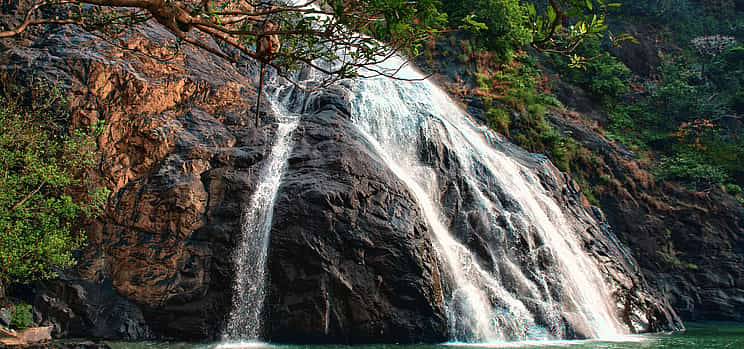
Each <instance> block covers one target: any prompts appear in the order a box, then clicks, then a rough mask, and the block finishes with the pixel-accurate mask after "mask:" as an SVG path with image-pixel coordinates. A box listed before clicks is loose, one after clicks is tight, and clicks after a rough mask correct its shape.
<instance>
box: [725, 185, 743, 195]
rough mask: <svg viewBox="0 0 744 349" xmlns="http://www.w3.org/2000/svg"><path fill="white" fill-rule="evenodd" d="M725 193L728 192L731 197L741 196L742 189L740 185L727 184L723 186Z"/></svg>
mask: <svg viewBox="0 0 744 349" xmlns="http://www.w3.org/2000/svg"><path fill="white" fill-rule="evenodd" d="M723 191H725V192H727V193H729V194H731V195H737V194H741V192H742V190H741V187H740V186H738V185H736V184H733V183H726V184H724V185H723Z"/></svg>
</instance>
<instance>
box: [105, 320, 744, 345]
mask: <svg viewBox="0 0 744 349" xmlns="http://www.w3.org/2000/svg"><path fill="white" fill-rule="evenodd" d="M108 344H109V345H111V347H112V348H114V349H201V348H204V349H217V348H219V347H220V345H218V344H193V343H141V342H140V343H121V342H118V343H108ZM224 348H226V349H227V348H233V349H237V348H249V349H261V348H265V349H470V348H472V349H480V348H524V349H529V348H540V349H552V348H567V349H656V348H659V349H744V323H742V324H687V331H685V332H680V333H674V334H653V335H637V336H628V337H624V338H619V339H617V340H613V341H601V340H584V341H550V342H514V343H500V344H488V345H486V344H482V345H481V344H479V345H470V344H440V345H360V346H343V345H282V344H250V345H246V346H239V345H225V346H224Z"/></svg>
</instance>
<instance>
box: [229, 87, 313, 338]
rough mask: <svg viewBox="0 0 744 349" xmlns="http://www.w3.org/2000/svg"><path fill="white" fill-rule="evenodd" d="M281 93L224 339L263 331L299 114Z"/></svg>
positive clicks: (246, 220) (246, 215) (246, 216)
mask: <svg viewBox="0 0 744 349" xmlns="http://www.w3.org/2000/svg"><path fill="white" fill-rule="evenodd" d="M277 91H283V89H279V90H277ZM278 96H279V93H276V94H275V95H271V96H269V97H270V98H269V103H270V105H271V108H272V109H273V111H274V113H275V114H276V115H278V116H279V118H280V119H281V120H280V122H279V123H278V127H277V130H276V135H275V140H274V143H273V144H272V146H271V153H270V154H269V156H268V157H267V159H266V160H265V161H264V162H265V165H264V167H263V168H262V169H261V173H260V175H259V179H258V185H257V187H256V190H255V191H254V192H253V195H252V196H251V199H250V202H249V204H248V205H247V206H246V207H245V208H244V209H243V214H242V217H240V220H241V241H240V245H239V246H238V247H237V248H236V249H235V254H234V257H233V258H234V264H235V281H234V284H233V299H232V310H231V312H230V318H229V321H228V323H227V328H226V329H225V331H224V333H223V340H225V341H236V340H240V341H245V340H248V341H258V340H259V338H260V335H261V328H262V318H261V317H262V311H263V305H264V300H265V299H266V258H267V253H268V247H269V235H270V232H271V220H272V215H273V212H274V201H275V199H276V194H277V192H278V191H279V184H280V183H281V178H282V174H283V173H284V169H285V167H286V164H287V158H288V157H289V154H290V152H291V150H292V132H293V131H294V130H295V128H297V125H298V123H299V116H298V115H292V113H289V112H288V111H286V110H285V109H284V108H283V106H282V105H281V104H280V103H278V102H277V101H276V100H277V98H278Z"/></svg>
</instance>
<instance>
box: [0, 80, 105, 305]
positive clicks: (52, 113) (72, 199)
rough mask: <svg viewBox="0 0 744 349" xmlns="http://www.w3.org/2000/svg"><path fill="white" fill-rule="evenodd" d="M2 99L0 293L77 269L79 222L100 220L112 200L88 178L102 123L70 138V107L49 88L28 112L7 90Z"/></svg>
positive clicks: (38, 91) (40, 89)
mask: <svg viewBox="0 0 744 349" xmlns="http://www.w3.org/2000/svg"><path fill="white" fill-rule="evenodd" d="M8 86H10V85H9V84H6V87H8ZM4 92H5V96H3V97H0V286H2V285H7V283H8V282H25V281H30V280H34V279H43V278H50V277H54V276H55V275H56V273H55V269H56V268H64V267H68V266H71V265H72V264H74V260H73V257H72V251H73V250H74V249H75V248H78V247H80V246H81V244H82V243H83V238H82V237H81V236H80V235H79V234H78V233H77V232H76V230H75V229H73V227H74V223H75V220H76V219H77V218H79V217H86V216H87V217H94V216H96V215H98V214H100V213H101V210H102V207H103V204H104V202H105V200H106V197H107V195H108V192H107V190H106V189H105V188H101V187H96V186H94V185H93V183H91V182H90V180H89V179H88V177H87V175H86V171H87V170H89V169H91V168H92V167H93V166H94V165H95V163H96V152H95V149H96V143H95V137H96V135H97V134H99V133H100V132H101V130H102V128H101V127H102V126H101V124H95V125H93V126H92V127H91V128H90V129H89V130H81V129H76V130H69V131H67V130H66V129H65V123H66V121H67V114H66V111H65V104H66V103H65V101H64V99H63V98H62V95H61V93H60V92H59V91H58V90H56V89H55V88H53V87H50V86H44V85H41V86H36V88H34V89H33V90H32V91H31V100H32V101H33V103H31V104H30V105H24V104H23V102H22V99H21V98H20V94H17V93H13V92H11V91H10V89H9V88H6V89H5V91H4ZM0 291H1V290H0ZM2 296H3V295H2V294H1V293H0V298H2Z"/></svg>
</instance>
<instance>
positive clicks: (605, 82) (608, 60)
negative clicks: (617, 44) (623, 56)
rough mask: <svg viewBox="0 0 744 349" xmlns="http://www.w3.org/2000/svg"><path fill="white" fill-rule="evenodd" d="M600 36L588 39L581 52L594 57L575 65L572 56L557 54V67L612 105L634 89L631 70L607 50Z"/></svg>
mask: <svg viewBox="0 0 744 349" xmlns="http://www.w3.org/2000/svg"><path fill="white" fill-rule="evenodd" d="M601 45H602V42H601V40H600V39H599V38H597V37H590V38H586V39H585V40H584V43H583V45H582V46H581V47H579V48H577V50H576V51H577V53H578V54H579V55H581V56H582V57H590V59H589V60H586V61H585V62H584V63H583V64H582V65H581V66H580V67H572V66H571V63H570V61H569V58H567V57H565V56H562V55H553V59H554V60H555V62H556V64H555V68H556V69H558V70H559V71H560V72H561V74H562V75H563V76H564V78H565V79H567V80H568V81H570V82H572V83H574V84H576V85H578V86H581V87H582V88H584V89H585V90H587V91H588V92H590V93H592V94H593V95H595V96H598V97H599V98H600V99H601V101H602V102H604V103H608V104H612V103H614V102H615V101H617V100H618V99H619V98H620V97H622V96H624V95H625V94H626V93H627V92H628V91H629V89H630V82H629V81H630V78H631V71H630V69H628V67H627V66H625V64H623V62H621V61H620V60H619V59H617V58H616V57H615V56H612V55H610V54H608V53H607V52H605V51H604V50H603V49H602V47H601Z"/></svg>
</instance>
